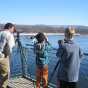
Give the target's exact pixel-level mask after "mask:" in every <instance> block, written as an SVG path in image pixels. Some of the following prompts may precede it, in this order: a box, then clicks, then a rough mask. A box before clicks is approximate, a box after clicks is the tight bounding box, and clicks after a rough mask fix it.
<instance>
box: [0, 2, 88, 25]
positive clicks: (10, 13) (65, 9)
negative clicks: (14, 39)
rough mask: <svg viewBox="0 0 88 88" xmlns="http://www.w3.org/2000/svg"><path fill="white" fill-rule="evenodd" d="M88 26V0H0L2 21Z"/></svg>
mask: <svg viewBox="0 0 88 88" xmlns="http://www.w3.org/2000/svg"><path fill="white" fill-rule="evenodd" d="M6 22H12V23H15V24H26V25H36V24H45V25H85V26H88V0H0V23H6Z"/></svg>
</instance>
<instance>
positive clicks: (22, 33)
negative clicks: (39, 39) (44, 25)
mask: <svg viewBox="0 0 88 88" xmlns="http://www.w3.org/2000/svg"><path fill="white" fill-rule="evenodd" d="M36 34H37V33H20V35H36ZM44 34H45V35H62V36H63V35H64V33H44ZM75 35H77V36H79V35H80V34H79V33H76V34H75Z"/></svg>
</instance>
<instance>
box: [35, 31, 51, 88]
mask: <svg viewBox="0 0 88 88" xmlns="http://www.w3.org/2000/svg"><path fill="white" fill-rule="evenodd" d="M35 38H36V39H37V42H36V43H35V45H34V52H35V54H36V88H40V82H41V80H42V83H43V85H42V86H43V88H48V63H49V58H48V50H49V49H50V47H51V45H50V44H49V42H48V41H47V38H46V36H45V35H44V34H43V33H41V32H39V33H38V34H37V35H36V36H35Z"/></svg>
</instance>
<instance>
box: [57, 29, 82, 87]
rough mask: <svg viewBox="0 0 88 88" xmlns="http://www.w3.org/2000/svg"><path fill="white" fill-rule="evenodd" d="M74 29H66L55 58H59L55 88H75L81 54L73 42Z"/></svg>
mask: <svg viewBox="0 0 88 88" xmlns="http://www.w3.org/2000/svg"><path fill="white" fill-rule="evenodd" d="M74 34H75V29H74V28H73V27H69V28H66V30H65V39H64V41H63V44H62V45H61V44H60V46H59V48H58V51H57V54H56V55H57V57H59V58H60V68H59V69H58V77H57V78H58V81H57V82H58V87H57V88H77V82H78V76H79V68H80V61H81V58H82V56H83V52H82V51H81V49H80V48H79V46H78V45H77V44H76V43H75V42H74Z"/></svg>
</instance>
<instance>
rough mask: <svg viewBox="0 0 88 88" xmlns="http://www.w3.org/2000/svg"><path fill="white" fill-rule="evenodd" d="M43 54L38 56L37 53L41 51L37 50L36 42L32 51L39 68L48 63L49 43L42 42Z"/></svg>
mask: <svg viewBox="0 0 88 88" xmlns="http://www.w3.org/2000/svg"><path fill="white" fill-rule="evenodd" d="M43 45H44V46H43V49H42V50H43V55H42V56H40V55H38V53H39V52H40V53H41V51H38V48H37V47H38V43H36V44H35V47H34V52H35V54H36V65H37V66H38V67H40V68H42V67H44V66H45V65H48V63H49V57H48V51H49V50H50V49H51V45H50V44H49V43H44V44H43Z"/></svg>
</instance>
